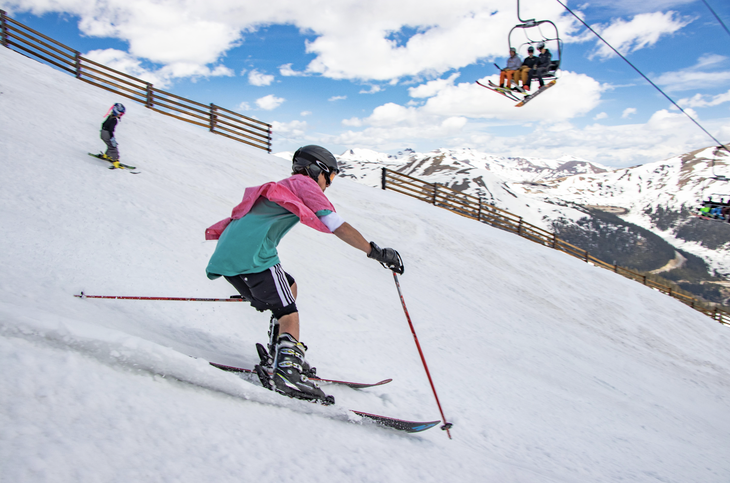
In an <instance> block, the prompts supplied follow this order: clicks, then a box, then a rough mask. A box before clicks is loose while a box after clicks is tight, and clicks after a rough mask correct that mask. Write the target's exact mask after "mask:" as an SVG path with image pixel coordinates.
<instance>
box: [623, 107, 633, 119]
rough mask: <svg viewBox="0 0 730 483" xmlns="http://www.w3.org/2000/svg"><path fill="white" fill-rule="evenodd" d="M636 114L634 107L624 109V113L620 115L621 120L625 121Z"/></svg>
mask: <svg viewBox="0 0 730 483" xmlns="http://www.w3.org/2000/svg"><path fill="white" fill-rule="evenodd" d="M634 114H636V108H635V107H627V108H626V109H624V112H622V113H621V119H627V118H629V117H631V116H633V115H634Z"/></svg>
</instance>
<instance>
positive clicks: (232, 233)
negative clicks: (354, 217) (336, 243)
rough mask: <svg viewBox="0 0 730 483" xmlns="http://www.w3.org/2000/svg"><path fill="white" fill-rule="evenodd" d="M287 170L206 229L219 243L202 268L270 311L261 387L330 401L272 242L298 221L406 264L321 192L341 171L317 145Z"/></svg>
mask: <svg viewBox="0 0 730 483" xmlns="http://www.w3.org/2000/svg"><path fill="white" fill-rule="evenodd" d="M292 172H293V175H292V176H291V177H290V178H287V179H284V180H281V181H278V182H270V183H266V184H264V185H261V186H256V187H252V188H246V191H245V192H244V195H243V200H242V201H241V203H240V204H239V205H237V206H236V207H235V208H234V209H233V212H232V213H231V217H229V218H226V219H225V220H221V221H220V222H218V223H216V224H215V225H213V226H211V227H210V228H208V229H207V230H206V239H207V240H218V245H217V246H216V249H215V252H214V253H213V255H212V257H211V258H210V261H209V262H208V267H207V268H206V272H207V274H208V278H210V279H215V278H218V277H221V276H223V277H225V278H226V280H228V282H230V283H231V285H233V286H234V287H235V288H236V290H237V291H238V292H239V293H240V294H241V296H242V297H243V298H244V299H245V300H247V301H249V302H250V303H251V306H252V307H254V308H256V309H257V310H259V311H262V312H263V311H266V310H270V311H271V313H272V317H271V324H270V326H269V347H268V350H267V349H265V348H263V346H261V345H260V344H259V345H257V347H258V349H259V355H260V356H261V364H260V365H258V366H257V367H256V370H257V373H258V374H259V377H260V378H261V382H262V384H264V385H265V387H268V388H269V389H274V390H276V391H277V392H280V393H282V394H286V395H288V396H292V397H297V398H301V399H310V400H318V401H321V402H324V403H332V402H334V398H332V396H327V395H325V394H324V392H323V391H322V390H321V389H320V388H319V386H317V384H315V383H314V382H313V381H311V380H310V379H309V377H312V376H314V375H315V369H314V368H313V367H310V366H309V364H308V363H307V361H306V360H305V351H306V346H304V344H302V343H301V342H299V312H298V311H297V307H296V295H297V285H296V282H295V280H294V278H293V277H292V276H291V275H289V274H288V273H286V272H285V271H284V269H283V268H282V267H281V262H280V260H279V256H278V252H277V249H276V247H277V246H278V244H279V242H280V241H281V239H282V238H283V237H284V235H286V234H287V233H288V232H289V230H291V228H293V227H294V225H296V224H297V222H299V221H301V222H302V223H304V224H305V225H307V226H309V227H311V228H314V229H316V230H318V231H321V232H323V233H334V234H335V235H336V236H337V237H338V238H339V239H341V240H342V241H344V242H345V243H347V244H348V245H350V246H352V247H354V248H357V249H358V250H361V251H362V252H364V253H365V254H366V255H367V256H368V258H372V259H374V260H376V261H378V262H380V263H381V264H382V265H383V266H384V267H386V268H388V269H390V270H393V271H394V272H397V273H401V274H402V273H403V269H404V267H403V262H402V260H401V257H400V255H399V254H398V252H397V251H395V250H393V249H392V248H380V247H378V245H376V244H375V243H373V242H368V241H367V240H366V239H365V238H364V237H363V236H362V235H361V234H360V232H359V231H357V230H356V229H355V228H353V227H352V226H351V225H350V224H349V223H347V222H346V221H345V220H343V219H342V217H340V216H339V215H338V214H337V212H336V211H335V208H334V207H333V206H332V204H331V203H330V201H329V200H328V199H327V197H326V196H325V195H324V191H325V190H326V189H327V187H328V186H329V185H330V184H331V183H332V181H333V180H334V179H335V177H336V176H337V173H338V172H339V169H338V167H337V160H336V159H335V157H334V156H333V155H332V153H330V152H329V151H328V150H326V149H325V148H323V147H321V146H314V145H310V146H304V147H301V148H299V149H298V150H297V152H296V153H294V157H293V159H292ZM308 376H309V377H308Z"/></svg>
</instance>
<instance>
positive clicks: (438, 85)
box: [408, 72, 459, 97]
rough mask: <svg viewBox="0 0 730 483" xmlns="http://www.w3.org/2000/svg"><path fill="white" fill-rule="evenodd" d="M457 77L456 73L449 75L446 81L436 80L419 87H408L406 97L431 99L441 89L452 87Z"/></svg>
mask: <svg viewBox="0 0 730 483" xmlns="http://www.w3.org/2000/svg"><path fill="white" fill-rule="evenodd" d="M457 77H459V73H458V72H457V73H455V74H451V76H449V77H448V78H447V79H436V80H432V81H429V82H426V83H425V84H421V85H420V86H416V87H410V88H409V89H408V95H409V96H411V97H433V96H435V95H436V94H438V93H439V91H441V90H442V89H444V88H446V87H448V86H453V85H454V81H455V80H456V78H457Z"/></svg>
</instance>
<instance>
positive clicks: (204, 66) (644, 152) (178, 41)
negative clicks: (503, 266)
mask: <svg viewBox="0 0 730 483" xmlns="http://www.w3.org/2000/svg"><path fill="white" fill-rule="evenodd" d="M707 3H709V5H710V6H711V7H712V8H713V9H714V10H715V12H716V13H717V14H718V15H719V17H720V18H721V19H722V20H723V22H724V23H725V25H728V26H730V4H728V2H727V1H726V0H707ZM516 6H517V5H516V2H504V1H493V0H481V1H476V0H450V1H448V2H447V1H444V0H438V1H436V0H418V1H416V0H371V1H369V2H362V1H361V0H357V1H355V0H339V1H337V2H333V1H331V0H330V1H325V0H299V1H295V0H270V1H269V2H267V3H266V4H265V5H264V4H261V2H251V1H241V0H208V1H205V2H202V1H197V0H188V1H182V0H162V1H151V0H103V1H102V0H86V1H84V2H78V1H77V0H56V1H54V2H47V1H45V0H22V1H16V0H10V1H8V0H0V7H1V8H3V9H4V10H6V11H8V14H9V15H10V16H11V17H13V18H14V19H16V20H18V21H20V22H22V23H24V24H26V25H28V26H30V27H32V28H34V29H36V30H38V31H40V32H42V33H44V34H46V35H49V36H51V37H53V38H55V39H56V40H59V41H60V42H63V43H64V44H66V45H68V46H70V47H72V48H74V49H76V50H79V51H81V52H82V53H83V54H85V55H86V56H88V57H90V58H92V59H95V60H98V61H101V62H103V63H105V64H106V65H109V66H110V67H114V68H117V69H120V70H123V71H125V72H128V73H130V74H132V75H135V76H137V77H141V78H143V79H145V80H148V81H150V82H153V83H154V84H155V85H156V86H158V87H161V88H164V89H166V90H169V91H171V92H173V93H176V94H179V95H182V96H185V97H188V98H190V99H194V100H196V101H199V102H203V103H206V104H207V103H210V102H213V103H216V104H219V105H221V106H224V107H227V108H230V109H234V110H237V111H240V112H242V113H243V114H246V115H248V116H251V117H256V118H258V119H261V120H263V121H266V122H269V123H272V124H273V126H274V145H273V150H274V152H279V151H293V150H295V149H296V148H297V147H299V146H301V145H304V144H321V145H323V146H326V147H328V148H329V149H330V150H332V151H333V152H335V153H341V152H343V151H345V150H347V149H351V148H366V149H372V150H375V151H379V152H387V153H394V152H397V151H400V150H403V149H405V148H411V149H414V150H416V151H422V152H424V151H430V150H432V149H436V148H461V147H470V148H473V149H475V150H478V151H482V152H486V153H491V154H497V155H505V156H507V155H512V156H517V155H519V156H536V157H548V158H557V157H560V156H564V155H569V156H576V157H579V158H583V159H587V160H590V161H596V162H600V163H603V164H605V165H608V166H613V167H620V166H632V165H636V164H643V163H646V162H651V161H656V160H660V159H664V158H667V157H670V156H673V155H677V154H681V153H684V152H687V151H690V150H692V149H698V148H700V147H705V146H709V145H712V144H713V141H712V139H710V138H709V137H708V136H707V135H706V134H705V133H703V132H702V131H701V130H700V129H699V128H697V127H696V126H695V125H694V124H692V123H691V121H689V120H688V119H686V118H685V117H684V116H683V115H682V114H681V113H679V111H677V110H676V109H674V108H672V106H671V104H670V103H669V102H668V101H667V100H666V99H665V98H664V97H663V96H661V95H660V94H659V93H658V92H657V91H656V90H654V88H652V87H651V86H650V85H649V84H648V83H647V82H646V81H645V80H643V79H642V78H641V77H640V76H639V75H638V74H637V73H636V72H635V71H634V70H633V69H632V68H631V67H630V66H628V65H627V64H626V63H625V62H624V61H623V60H621V59H620V58H619V57H617V56H615V55H613V54H612V53H610V52H609V51H607V50H606V49H605V48H604V47H603V46H602V44H601V43H600V42H598V41H597V39H596V38H595V36H593V35H592V34H591V33H590V32H587V31H586V30H585V29H584V28H583V27H582V26H581V25H580V24H579V23H578V22H576V21H575V19H574V18H573V17H572V16H570V15H569V14H568V13H567V12H566V11H565V10H564V9H563V7H562V6H561V5H560V4H559V3H558V2H557V1H553V0H522V1H521V2H520V7H521V16H522V18H523V19H527V18H535V19H538V20H551V21H553V22H555V23H556V24H557V25H558V29H559V33H560V37H561V39H562V40H563V42H564V47H563V53H562V54H563V55H562V59H561V60H562V67H563V70H562V72H561V76H560V79H559V81H558V84H557V85H556V86H555V87H554V88H552V89H550V90H549V91H547V92H546V93H544V95H542V96H540V97H539V98H537V99H535V100H534V101H533V102H531V103H530V104H528V105H526V106H524V107H522V108H516V107H514V105H513V104H514V103H512V102H510V101H508V100H506V99H504V98H503V97H501V96H499V95H497V94H494V93H492V92H489V91H488V90H486V89H483V88H481V87H479V86H477V85H476V84H475V83H474V81H475V80H477V79H482V80H483V81H486V80H487V79H492V80H494V81H496V76H497V74H498V71H497V70H496V69H495V68H494V66H493V65H492V64H493V63H494V62H496V63H498V64H500V65H504V64H505V62H506V56H505V51H506V50H507V46H508V33H509V30H510V29H511V28H512V27H513V26H514V25H515V24H517V23H518V19H517V14H516V13H517V8H516ZM568 6H569V7H570V8H571V9H573V10H574V11H576V12H577V13H579V14H580V15H581V16H582V17H583V18H584V19H585V21H586V22H587V23H588V24H590V25H591V26H592V27H593V28H595V29H596V30H598V31H599V32H601V34H602V35H603V36H604V37H605V38H606V39H607V40H609V41H610V42H611V44H612V45H613V46H614V47H616V48H617V49H618V50H620V51H621V52H622V53H623V54H624V55H626V56H627V58H628V59H629V60H630V61H631V62H632V63H633V64H634V65H635V66H637V67H638V68H639V69H641V70H642V72H644V74H646V75H647V76H648V77H649V78H651V79H652V80H653V81H654V82H655V83H657V84H658V85H660V87H662V89H664V90H665V92H667V93H668V94H669V95H670V96H671V97H672V98H673V99H674V100H675V101H677V102H679V103H680V105H682V107H683V108H685V109H687V111H688V112H689V113H690V114H691V115H693V116H695V118H696V119H698V121H699V122H700V123H701V124H702V125H703V126H704V127H705V128H706V129H707V130H708V131H710V132H711V133H712V134H713V135H714V136H715V137H716V138H718V139H719V140H720V141H722V142H730V112H729V111H728V109H729V108H730V63H729V62H728V61H729V58H728V56H729V55H730V54H729V53H728V51H729V50H730V49H729V47H730V36H729V35H728V33H727V32H726V31H725V30H724V29H723V28H722V26H721V25H720V24H719V23H718V21H717V20H716V19H715V17H714V16H713V15H712V13H711V12H710V10H708V8H707V6H706V5H705V3H704V2H703V1H702V0H696V1H693V0H645V1H641V2H639V1H636V0H631V1H629V0H613V1H608V0H598V1H594V2H587V3H568ZM534 35H535V36H539V34H537V33H535V34H534ZM513 38H515V42H514V43H515V44H518V43H520V42H518V41H517V40H516V39H517V37H513ZM533 38H536V37H533ZM515 46H517V45H515ZM549 47H550V45H549ZM523 49H524V47H523ZM551 50H552V51H553V53H554V55H555V51H556V50H557V49H555V48H554V46H553V48H552V49H551ZM521 54H522V56H524V52H521ZM105 107H108V106H105ZM105 107H102V108H101V110H104V109H105ZM130 107H133V106H130ZM130 114H132V113H130ZM132 119H133V116H128V118H127V121H128V122H129V121H131V120H132Z"/></svg>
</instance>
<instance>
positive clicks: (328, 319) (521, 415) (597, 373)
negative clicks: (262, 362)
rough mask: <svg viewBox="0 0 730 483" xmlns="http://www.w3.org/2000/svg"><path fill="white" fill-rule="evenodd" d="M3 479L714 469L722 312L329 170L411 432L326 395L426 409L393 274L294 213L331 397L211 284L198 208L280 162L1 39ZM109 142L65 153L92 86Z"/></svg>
mask: <svg viewBox="0 0 730 483" xmlns="http://www.w3.org/2000/svg"><path fill="white" fill-rule="evenodd" d="M0 65H2V76H0V170H1V175H2V176H0V183H1V184H2V190H0V224H1V225H2V227H3V236H2V237H1V238H0V265H1V266H2V276H1V277H0V367H2V372H1V375H0V428H2V430H0V481H2V482H13V483H16V482H79V483H80V482H89V483H98V482H102V481H103V482H125V483H126V482H131V481H146V482H152V481H154V482H176V483H179V482H191V483H192V482H195V483H198V482H201V481H210V482H216V483H224V482H240V481H251V482H253V481H257V482H266V481H292V482H294V481H296V482H298V483H301V482H321V481H332V482H335V481H336V482H403V481H412V482H447V481H449V482H576V483H577V482H580V483H586V482H613V481H631V482H682V483H686V482H703V483H707V482H718V483H719V482H727V481H730V459H728V457H727V448H728V447H730V418H729V417H728V406H729V404H730V369H729V368H730V328H729V327H725V326H722V325H720V324H718V323H716V322H714V321H713V320H712V319H710V318H708V317H706V316H704V315H702V314H700V313H699V312H696V311H694V310H692V309H691V308H689V307H687V306H684V305H683V304H681V303H680V302H678V301H676V300H673V299H672V298H670V297H667V296H664V295H662V294H661V293H659V292H656V291H653V290H650V289H648V288H646V287H644V286H642V285H640V284H638V283H636V282H633V281H630V280H628V279H625V278H622V277H620V276H618V275H615V274H613V273H610V272H608V271H605V270H602V269H599V268H596V267H593V266H591V265H588V264H585V263H582V262H581V261H580V260H577V259H574V258H571V257H569V256H567V255H565V254H562V253H560V252H558V251H554V250H551V249H549V248H545V247H542V246H539V245H536V244H533V243H531V242H529V241H527V240H524V239H521V238H519V237H516V236H514V235H512V234H509V233H507V232H503V231H500V230H498V229H495V228H492V227H489V226H487V225H483V224H480V223H477V222H475V221H473V220H468V219H465V218H462V217H460V216H457V215H454V214H452V213H449V212H447V211H445V210H441V209H439V208H436V207H433V206H430V205H428V204H426V203H422V202H419V201H417V200H414V199H410V198H408V197H405V196H403V195H400V194H397V193H394V192H385V191H381V190H379V189H376V188H372V187H368V186H364V185H362V184H359V183H356V182H354V181H351V180H348V179H338V180H336V181H335V182H334V184H333V185H332V186H331V188H330V189H328V190H327V195H328V197H329V198H330V199H331V200H332V202H333V203H334V205H335V206H336V207H337V209H338V212H339V213H340V215H341V216H343V217H344V218H345V219H346V220H347V221H349V222H350V223H351V224H352V225H353V226H355V227H356V228H358V229H359V230H360V231H361V232H362V233H363V234H364V235H365V237H366V238H368V239H372V240H374V241H375V242H376V243H378V244H380V245H381V246H392V247H395V248H396V249H398V250H399V251H400V253H401V255H402V256H403V259H404V261H405V267H406V271H405V274H404V275H403V276H401V277H400V282H401V286H402V289H403V294H404V297H405V300H406V303H407V304H408V310H409V312H410V315H411V318H412V320H413V323H414V326H415V328H416V331H417V334H418V338H419V341H420V343H421V345H422V348H423V352H424V354H425V357H426V360H427V362H428V365H429V368H430V371H431V375H432V376H433V380H434V383H435V385H436V388H437V390H438V395H439V397H440V400H441V403H442V405H443V408H444V411H445V413H446V416H447V418H448V419H449V421H450V422H452V423H454V427H453V429H452V435H453V440H449V439H448V438H447V436H446V434H445V433H444V432H443V431H440V430H439V429H438V428H434V429H431V430H429V431H426V432H423V433H418V434H405V433H400V432H395V431H393V430H388V429H383V428H380V427H377V426H374V425H372V424H369V423H367V422H363V421H361V420H360V418H358V417H356V416H354V415H352V414H351V413H348V412H347V411H346V408H351V409H357V410H360V411H366V412H372V413H379V414H385V415H390V416H394V417H401V418H405V419H412V420H421V421H428V420H434V419H440V415H439V412H438V409H437V407H436V404H435V401H434V397H433V394H432V392H431V389H430V386H429V384H428V380H427V378H426V376H425V372H424V369H423V366H422V363H421V360H420V358H419V356H418V353H417V350H416V346H415V344H414V340H413V336H412V335H411V333H410V330H409V328H408V324H407V321H406V318H405V315H404V312H403V310H402V307H401V305H400V300H399V298H398V294H397V291H396V287H395V285H394V283H393V277H392V275H391V274H390V273H389V272H388V271H386V270H384V269H383V268H382V267H381V266H380V265H379V264H377V263H375V262H374V261H372V260H369V259H367V258H366V257H365V256H364V255H363V254H362V253H360V252H357V251H356V250H354V249H353V248H351V247H349V246H347V245H346V244H344V243H342V242H341V241H339V240H338V239H337V238H336V237H334V236H332V235H326V234H322V233H320V232H317V231H315V230H312V229H309V228H307V227H304V226H301V225H299V226H297V227H296V228H295V229H294V230H292V232H291V233H290V234H289V235H287V237H285V239H284V240H283V242H282V244H281V246H280V253H281V257H282V260H283V265H284V268H285V269H286V270H287V271H288V272H290V273H291V274H292V275H293V276H294V277H295V278H296V279H297V282H298V286H299V300H298V302H297V304H298V306H299V309H300V312H301V317H302V340H303V341H304V342H305V343H306V344H307V345H308V346H309V352H308V358H309V359H310V361H311V362H312V364H314V365H316V366H317V368H318V371H319V373H320V374H321V375H323V376H327V377H331V378H339V379H351V380H357V381H363V382H374V381H377V380H380V379H383V378H386V377H392V378H393V379H394V380H393V382H391V383H390V384H387V385H385V386H382V387H377V388H372V389H366V390H361V391H356V390H352V389H348V388H343V387H333V386H327V387H325V390H326V392H328V393H330V394H333V395H334V396H335V397H336V398H337V402H338V404H337V405H336V406H334V407H322V406H319V405H315V404H310V403H306V402H302V401H297V400H291V399H288V398H285V397H283V396H279V395H277V394H275V393H272V392H270V391H268V390H266V389H263V388H262V387H260V386H259V385H258V384H256V383H255V382H253V383H252V382H251V381H249V380H245V379H242V378H241V377H239V376H237V375H235V374H231V373H226V372H223V371H220V370H218V369H215V368H213V367H211V366H209V365H208V364H207V362H206V361H217V362H220V363H224V364H232V365H241V366H246V367H252V366H253V365H254V363H255V362H256V353H255V349H254V344H255V343H256V342H263V341H265V338H266V330H267V326H268V316H267V315H266V314H262V313H258V312H256V311H255V310H253V309H251V308H250V307H249V306H248V305H246V304H244V303H197V302H158V301H125V300H118V301H115V300H94V299H85V300H83V299H79V298H75V297H73V295H74V294H78V293H79V292H80V291H82V290H83V291H85V292H86V293H87V294H106V295H140V296H179V297H228V296H229V295H231V294H233V293H234V292H233V290H232V287H230V286H229V285H228V284H227V282H226V281H225V280H222V279H219V280H216V281H210V280H208V279H207V278H206V276H205V266H206V264H207V261H208V258H209V256H210V255H211V253H212V252H213V250H214V248H215V242H206V241H204V230H205V228H206V227H208V226H209V225H211V224H213V223H215V222H217V221H218V220H220V219H222V218H224V217H226V216H228V214H229V213H230V209H231V208H232V207H233V206H234V205H235V204H236V203H237V202H238V201H239V200H240V198H241V196H242V194H243V190H244V188H245V187H247V186H252V185H257V184H261V183H263V182H266V181H269V180H276V179H281V178H284V177H286V176H288V174H289V163H288V162H287V161H286V160H283V159H281V158H278V157H275V156H271V155H268V154H266V153H264V152H262V151H260V150H256V149H255V148H251V147H247V146H245V145H243V144H239V143H236V142H233V141H230V140H228V139H225V138H223V137H221V136H216V135H214V134H211V133H209V132H207V131H206V130H204V129H201V128H198V127H195V126H192V125H188V124H185V123H182V122H179V121H176V120H174V119H172V118H168V117H164V116H161V115H158V114H156V113H154V112H152V111H150V110H147V109H145V108H144V107H142V106H141V105H139V104H136V103H133V102H131V101H127V102H125V99H124V98H120V97H119V96H116V95H114V94H112V93H109V92H106V91H103V90H99V89H96V88H94V87H92V86H89V85H87V84H85V83H83V82H80V81H78V80H76V79H75V78H73V77H72V76H68V75H65V74H63V73H60V72H58V71H55V70H53V69H51V68H49V67H47V66H44V65H41V64H39V63H37V62H35V61H33V60H30V59H27V58H25V57H23V56H21V55H18V54H16V53H13V52H11V51H9V50H8V49H0ZM119 101H121V102H125V104H126V106H127V114H126V115H125V117H124V119H123V122H122V123H121V124H120V125H119V126H118V129H117V139H118V141H119V145H120V150H121V153H122V161H123V162H126V163H128V164H133V165H136V166H137V167H138V168H139V169H140V170H141V174H136V175H134V174H131V173H129V172H125V171H118V170H108V169H106V168H107V166H106V164H105V163H104V162H102V161H99V160H97V159H94V158H92V157H90V156H87V155H86V153H87V151H98V150H99V149H100V148H101V147H102V142H101V140H100V139H99V126H100V124H101V122H102V120H103V115H104V113H105V112H106V110H107V109H108V108H109V106H110V105H111V104H112V103H114V102H119Z"/></svg>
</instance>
